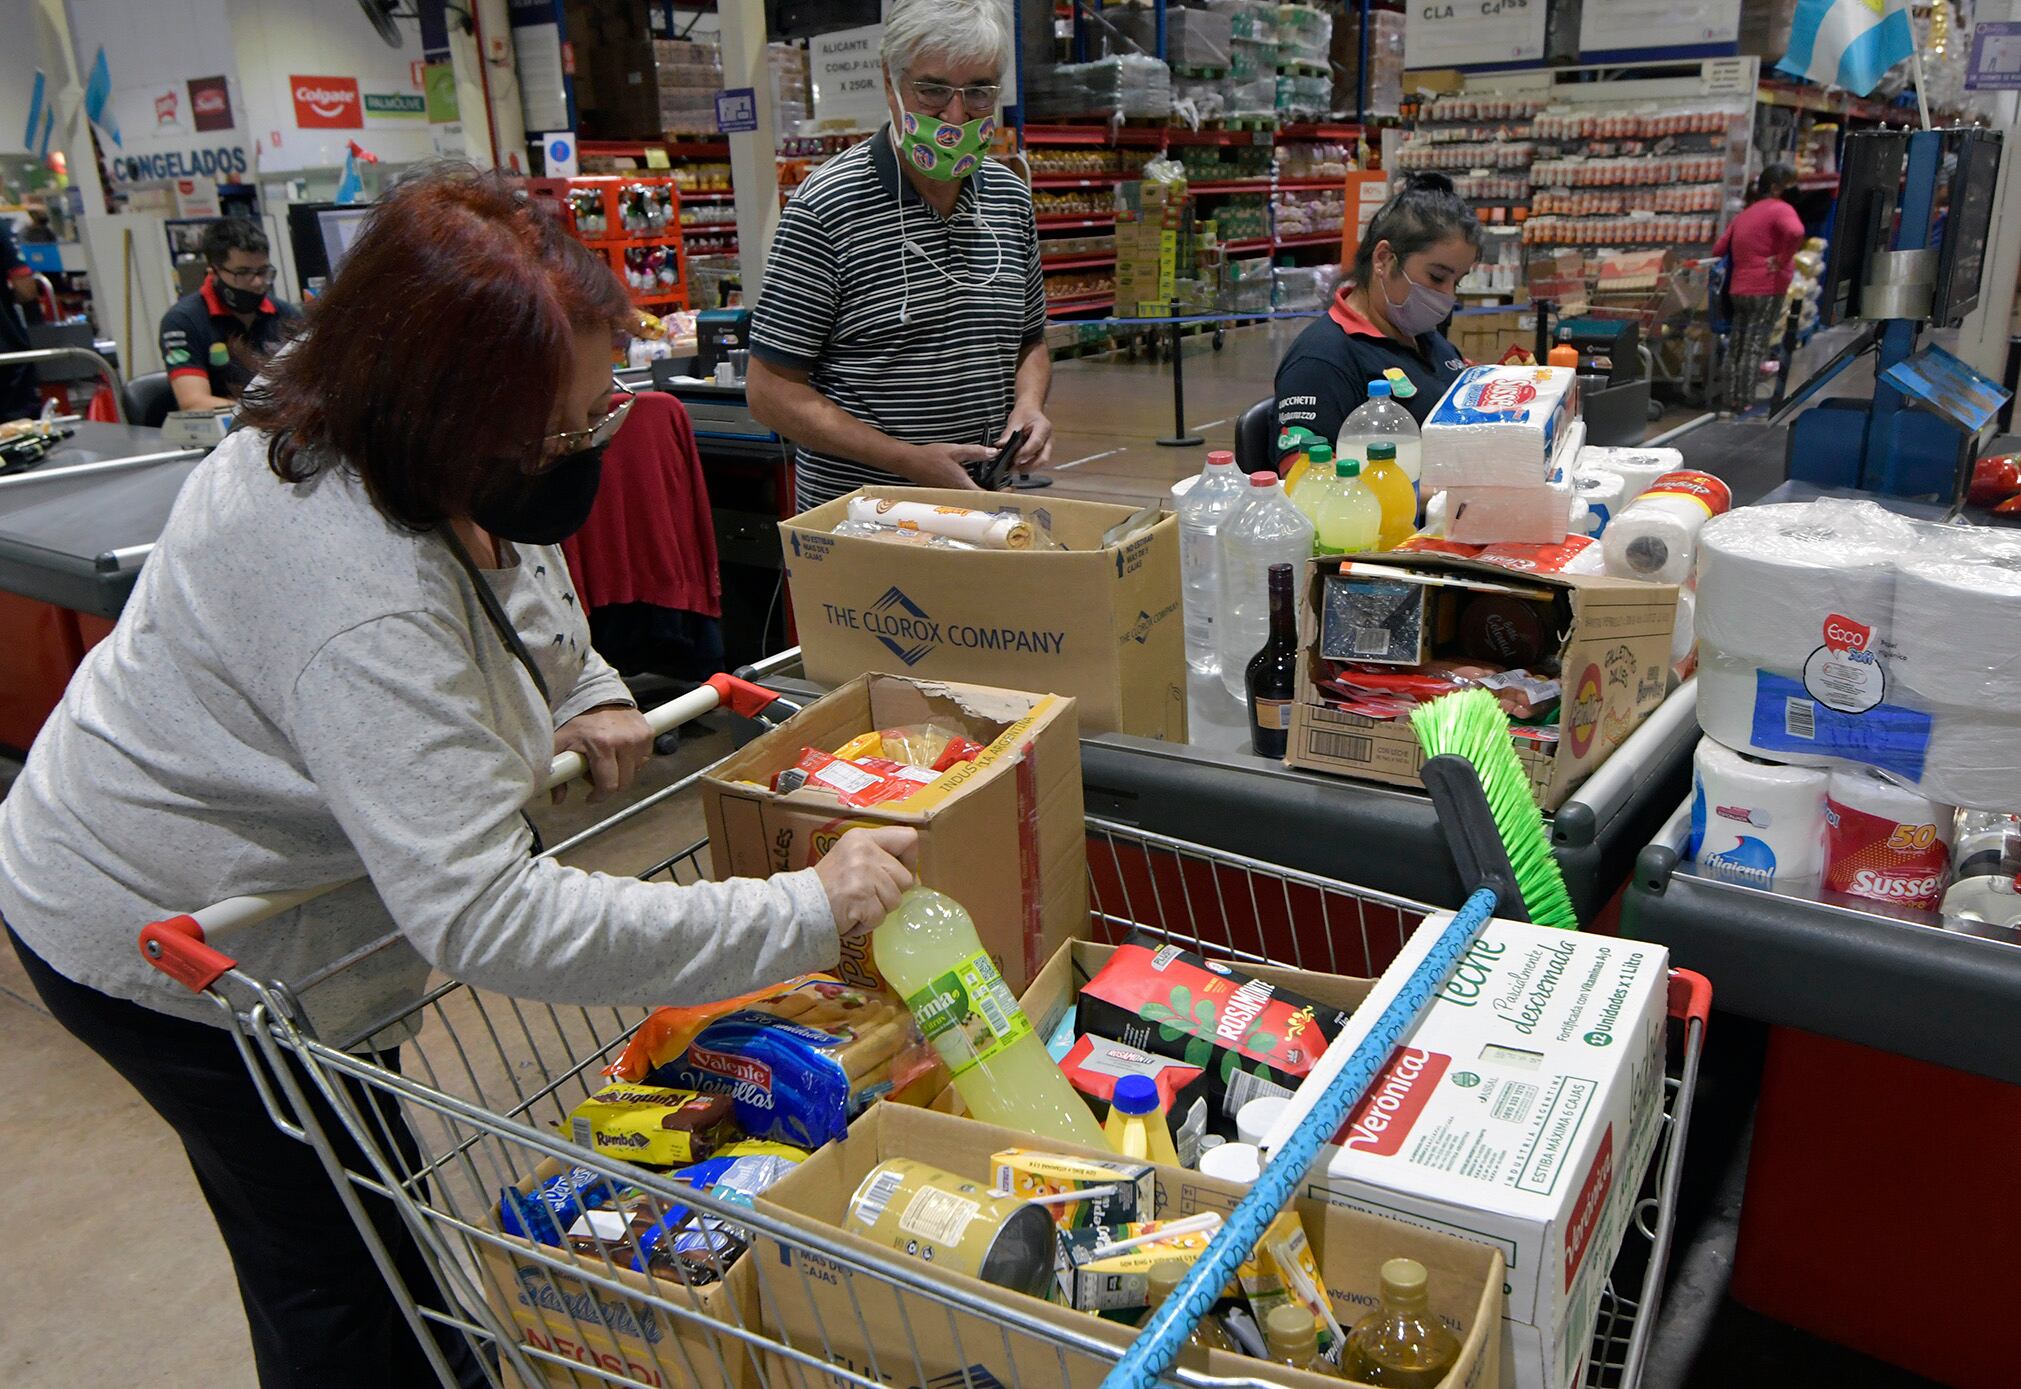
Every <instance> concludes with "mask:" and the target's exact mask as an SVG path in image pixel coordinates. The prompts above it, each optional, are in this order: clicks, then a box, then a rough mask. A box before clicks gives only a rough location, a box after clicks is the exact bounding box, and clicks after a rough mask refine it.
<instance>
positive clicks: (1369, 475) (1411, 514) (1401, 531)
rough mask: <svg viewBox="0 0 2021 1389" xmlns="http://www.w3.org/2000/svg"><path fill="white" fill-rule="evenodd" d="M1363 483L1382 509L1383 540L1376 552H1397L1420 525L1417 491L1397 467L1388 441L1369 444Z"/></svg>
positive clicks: (1393, 447)
mask: <svg viewBox="0 0 2021 1389" xmlns="http://www.w3.org/2000/svg"><path fill="white" fill-rule="evenodd" d="M1361 480H1362V481H1363V482H1364V483H1366V484H1368V490H1369V491H1371V492H1373V493H1375V500H1376V505H1378V506H1380V507H1381V508H1382V538H1381V539H1380V540H1379V541H1378V542H1377V544H1376V548H1377V549H1379V550H1394V549H1395V548H1396V547H1397V546H1399V545H1401V544H1403V542H1404V541H1406V540H1408V539H1410V538H1411V536H1412V535H1414V534H1416V532H1417V525H1418V494H1417V489H1416V488H1415V487H1412V486H1411V485H1410V479H1409V478H1407V477H1405V476H1404V471H1403V469H1402V468H1400V467H1398V466H1397V461H1396V445H1395V444H1393V443H1391V442H1390V441H1389V440H1387V439H1375V440H1371V441H1370V443H1369V446H1368V468H1367V469H1366V470H1365V471H1364V472H1363V473H1362V475H1361Z"/></svg>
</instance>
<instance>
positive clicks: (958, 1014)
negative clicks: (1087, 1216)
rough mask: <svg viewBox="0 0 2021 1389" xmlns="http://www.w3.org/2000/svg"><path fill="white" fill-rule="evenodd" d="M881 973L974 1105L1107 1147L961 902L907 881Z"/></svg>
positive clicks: (887, 931) (879, 953) (987, 1113)
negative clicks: (1036, 1031) (1055, 1063)
mask: <svg viewBox="0 0 2021 1389" xmlns="http://www.w3.org/2000/svg"><path fill="white" fill-rule="evenodd" d="M870 946H871V953H872V955H873V956H874V957H875V958H876V960H877V970H878V973H880V974H882V975H883V976H884V980H885V982H886V983H888V984H889V985H890V986H891V987H892V988H893V989H894V990H895V991H896V992H897V993H898V996H899V997H900V998H903V999H904V1000H905V1006H906V1007H907V1008H909V1009H911V1010H912V1016H913V1019H914V1020H915V1021H916V1022H918V1024H919V1030H920V1031H921V1032H922V1033H924V1034H925V1036H926V1039H927V1040H928V1041H929V1042H932V1043H933V1045H934V1048H935V1050H937V1051H939V1053H940V1057H941V1060H943V1061H945V1062H946V1063H947V1069H948V1072H949V1074H950V1075H951V1076H952V1077H953V1080H954V1088H955V1089H956V1090H957V1091H959V1092H960V1093H961V1098H962V1102H963V1103H964V1104H966V1105H967V1106H968V1112H969V1113H970V1114H972V1115H974V1116H975V1117H976V1118H978V1119H980V1120H982V1121H983V1122H984V1123H986V1124H1001V1125H1002V1126H1003V1127H1005V1128H1007V1129H1016V1130H1017V1131H1018V1132H1020V1133H1029V1134H1031V1135H1033V1136H1034V1137H1037V1138H1050V1139H1055V1140H1057V1141H1059V1142H1062V1143H1078V1144H1081V1145H1082V1146H1083V1147H1088V1148H1096V1149H1101V1148H1106V1147H1107V1146H1108V1143H1107V1141H1106V1140H1105V1139H1104V1138H1103V1136H1102V1127H1101V1125H1099V1124H1097V1123H1096V1122H1095V1116H1094V1112H1093V1111H1092V1110H1090V1109H1089V1108H1088V1106H1087V1104H1086V1102H1085V1101H1083V1100H1082V1099H1081V1097H1080V1095H1079V1094H1077V1093H1076V1092H1075V1090H1074V1087H1073V1085H1072V1083H1071V1082H1069V1081H1068V1080H1067V1078H1066V1077H1065V1076H1064V1075H1062V1074H1061V1073H1060V1068H1059V1067H1058V1066H1056V1065H1054V1064H1053V1058H1052V1057H1051V1056H1050V1055H1048V1054H1047V1052H1046V1044H1045V1041H1044V1039H1043V1038H1041V1037H1039V1036H1038V1035H1037V1034H1036V1033H1034V1032H1033V1031H1032V1025H1031V1020H1030V1019H1029V1018H1027V1017H1026V1016H1025V1014H1024V1010H1023V1009H1022V1008H1020V1007H1018V1003H1017V1000H1016V999H1015V998H1012V997H1011V991H1010V990H1009V989H1008V988H1006V987H1005V985H1004V982H1003V977H1002V976H1001V975H999V974H998V973H997V969H996V965H995V964H994V963H992V962H991V960H990V958H989V952H988V951H987V950H984V949H983V948H982V942H981V940H979V939H978V938H977V937H976V934H975V922H974V921H973V920H971V919H970V918H969V914H968V912H967V911H965V910H964V909H963V908H962V905H961V903H959V902H957V901H955V900H954V899H953V898H952V897H949V896H947V895H945V894H944V893H939V892H935V891H934V890H933V889H932V888H929V887H914V888H908V889H907V890H906V892H905V895H904V896H902V897H900V898H899V899H898V908H897V910H895V911H893V912H892V913H891V915H889V916H887V917H885V918H884V920H883V922H882V923H881V924H880V925H879V926H878V928H877V931H876V933H875V934H874V935H873V936H872V937H871V942H870Z"/></svg>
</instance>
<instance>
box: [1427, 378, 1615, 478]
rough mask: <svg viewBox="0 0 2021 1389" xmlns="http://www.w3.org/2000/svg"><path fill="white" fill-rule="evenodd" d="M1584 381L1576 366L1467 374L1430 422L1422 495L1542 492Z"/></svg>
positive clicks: (1436, 408)
mask: <svg viewBox="0 0 2021 1389" xmlns="http://www.w3.org/2000/svg"><path fill="white" fill-rule="evenodd" d="M1577 381H1578V376H1577V373H1575V372H1574V371H1573V370H1572V369H1571V368H1570V367H1516V366H1479V367H1468V368H1467V369H1466V370H1465V371H1463V372H1461V373H1460V375H1459V378H1458V379H1457V380H1455V381H1454V382H1453V384H1452V385H1451V386H1450V387H1448V388H1447V390H1446V393H1445V395H1444V396H1442V397H1440V399H1439V403H1438V404H1437V405H1435V406H1433V407H1432V412H1431V414H1430V415H1428V416H1426V418H1425V422H1424V427H1423V430H1422V440H1423V449H1424V452H1423V470H1422V473H1421V475H1420V476H1419V479H1418V483H1419V486H1420V488H1421V489H1422V490H1423V491H1424V492H1425V493H1426V494H1427V495H1429V494H1430V493H1432V492H1435V491H1440V490H1443V489H1445V488H1448V487H1526V486H1527V487H1536V486H1541V485H1543V483H1544V482H1545V481H1546V480H1547V479H1548V478H1549V477H1550V475H1551V463H1552V459H1553V457H1554V455H1555V454H1556V453H1557V451H1558V447H1559V444H1560V442H1561V438H1562V436H1563V435H1564V433H1565V431H1566V430H1567V429H1568V428H1569V427H1570V425H1571V423H1572V393H1573V389H1574V387H1575V385H1576V384H1577Z"/></svg>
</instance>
